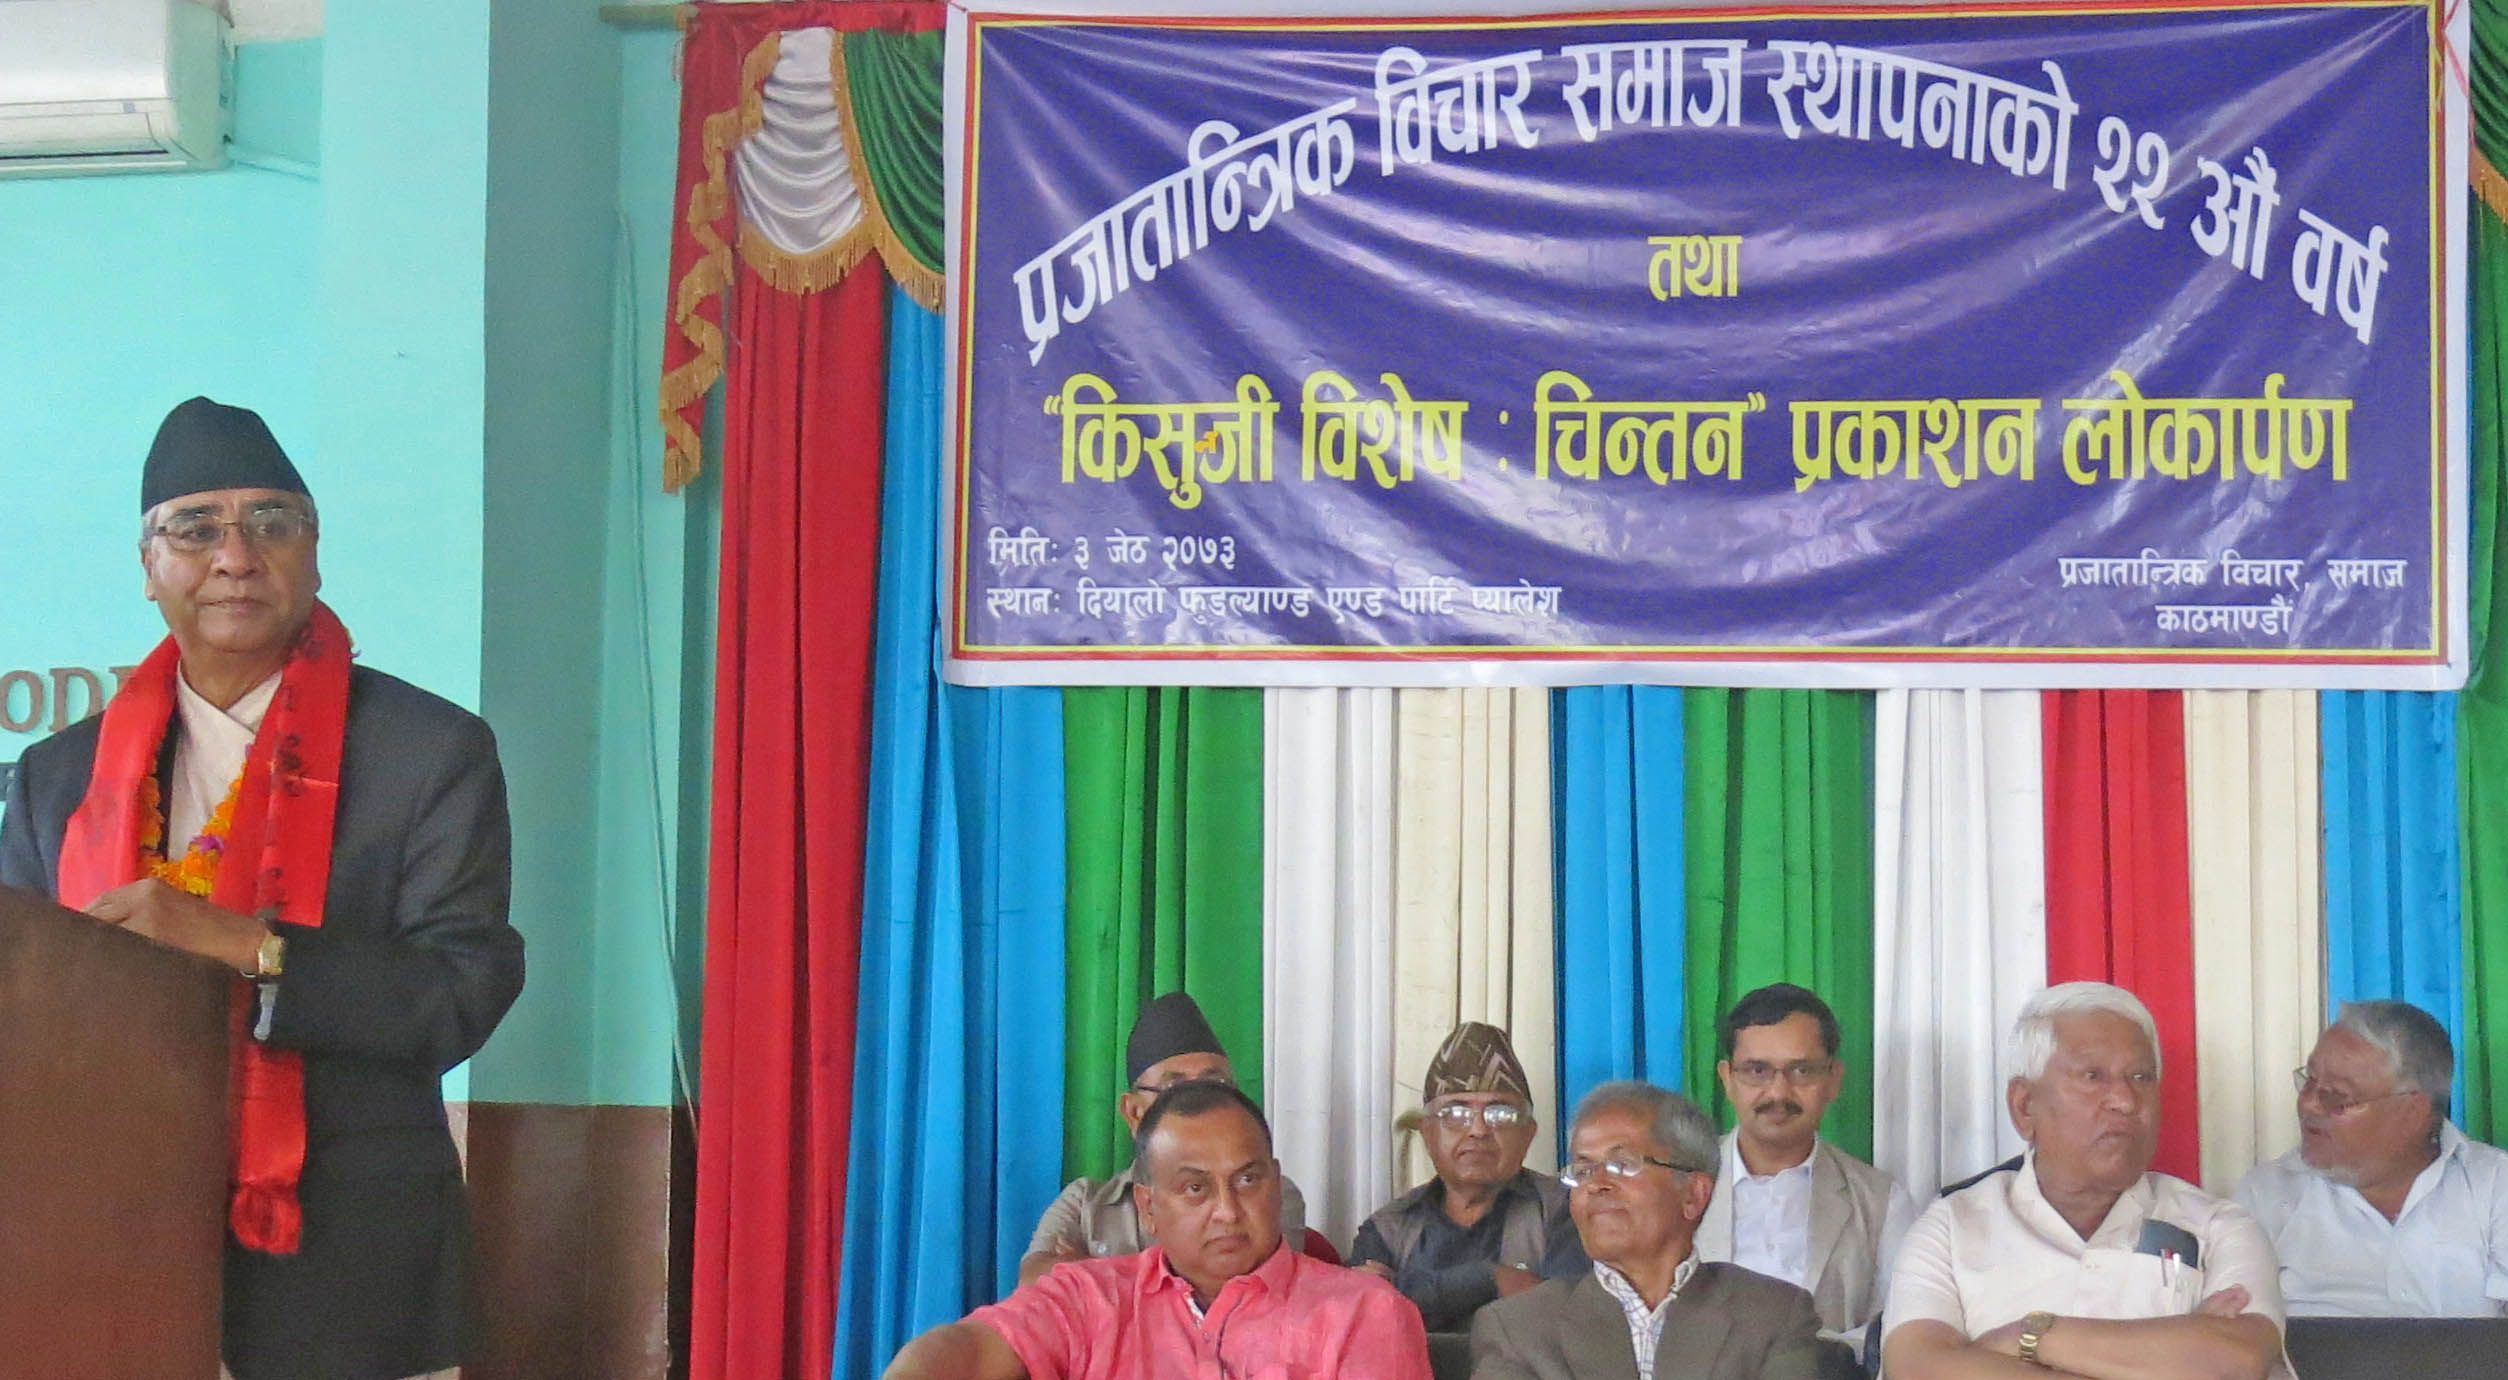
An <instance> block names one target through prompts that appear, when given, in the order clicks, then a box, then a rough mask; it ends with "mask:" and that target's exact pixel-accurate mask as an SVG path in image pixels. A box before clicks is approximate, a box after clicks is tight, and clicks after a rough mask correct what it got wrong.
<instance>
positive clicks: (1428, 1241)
mask: <svg viewBox="0 0 2508 1380" xmlns="http://www.w3.org/2000/svg"><path fill="white" fill-rule="evenodd" d="M1420 1089H1421V1091H1422V1093H1423V1094H1424V1097H1423V1101H1424V1102H1425V1104H1426V1105H1425V1107H1424V1110H1425V1112H1426V1114H1427V1116H1426V1125H1425V1128H1424V1129H1423V1131H1422V1133H1421V1134H1422V1138H1423V1139H1425V1140H1426V1141H1427V1144H1428V1158H1429V1162H1430V1163H1432V1164H1434V1165H1436V1167H1437V1177H1435V1178H1433V1179H1430V1180H1429V1181H1428V1182H1427V1183H1424V1184H1422V1185H1420V1186H1419V1187H1417V1188H1415V1189H1412V1190H1411V1191H1410V1192H1408V1193H1405V1194H1403V1195H1402V1196H1401V1197H1399V1198H1396V1199H1394V1200H1393V1201H1392V1202H1390V1203H1388V1204H1386V1205H1385V1206H1384V1207H1382V1208H1379V1209H1378V1210H1377V1211H1376V1213H1375V1215H1374V1216H1372V1217H1370V1218H1368V1219H1367V1221H1366V1222H1365V1223H1363V1224H1362V1225H1361V1226H1360V1227H1359V1230H1358V1239H1357V1241H1356V1242H1355V1243H1354V1244H1353V1245H1352V1246H1351V1247H1350V1259H1349V1263H1350V1264H1352V1265H1354V1266H1356V1267H1358V1268H1360V1269H1363V1270H1372V1271H1375V1272H1376V1273H1377V1274H1380V1275H1382V1276H1383V1277H1385V1278H1386V1279H1389V1280H1392V1281H1393V1285H1394V1287H1395V1288H1397V1289H1400V1290H1401V1291H1402V1296H1403V1297H1404V1298H1407V1299H1409V1300H1410V1301H1411V1302H1413V1303H1415V1304H1418V1305H1419V1312H1420V1318H1421V1320H1422V1321H1423V1322H1425V1323H1426V1324H1427V1325H1428V1330H1429V1331H1431V1332H1459V1331H1461V1330H1462V1329H1463V1328H1465V1327H1468V1326H1470V1325H1471V1321H1472V1314H1473V1312H1474V1311H1475V1310H1477V1309H1479V1308H1480V1306H1481V1305H1483V1304H1485V1303H1489V1302H1491V1301H1493V1300H1495V1299H1499V1298H1504V1297H1511V1296H1513V1295H1516V1294H1520V1293H1522V1292H1524V1291H1525V1290H1527V1289H1530V1288H1532V1287H1533V1286H1534V1285H1536V1284H1539V1283H1540V1282H1541V1281H1543V1280H1545V1279H1561V1278H1570V1277H1573V1276H1576V1275H1580V1274H1582V1273H1584V1272H1585V1270H1586V1268H1587V1266H1588V1264H1589V1263H1590V1262H1588V1261H1587V1260H1586V1259H1585V1252H1584V1250H1583V1249H1582V1248H1581V1247H1579V1246H1578V1245H1577V1242H1576V1223H1575V1221H1574V1220H1573V1219H1571V1218H1570V1217H1569V1216H1568V1191H1567V1189H1566V1188H1564V1187H1563V1186H1561V1185H1560V1183H1559V1181H1558V1180H1556V1179H1554V1178H1552V1177H1550V1176H1549V1175H1547V1174H1544V1173H1541V1172H1540V1171H1538V1170H1532V1169H1527V1168H1525V1167H1524V1154H1525V1152H1526V1151H1528V1150H1530V1149H1531V1148H1532V1145H1533V1136H1534V1135H1535V1134H1536V1133H1537V1132H1538V1131H1539V1130H1540V1123H1539V1122H1537V1121H1536V1120H1534V1118H1533V1095H1532V1090H1531V1088H1530V1086H1529V1083H1528V1080H1527V1079H1526V1078H1525V1077H1524V1065H1523V1064H1522V1063H1521V1062H1519V1061H1518V1060H1517V1059H1516V1057H1515V1046H1514V1045H1513V1044H1511V1043H1509V1041H1508V1040H1507V1034H1506V1032H1505V1031H1503V1030H1500V1029H1499V1028H1497V1027H1496V1026H1494V1025H1486V1024H1483V1023H1482V1022H1479V1021H1465V1022H1463V1023H1462V1024H1461V1025H1458V1026H1456V1027H1455V1028H1454V1033H1453V1034H1451V1035H1448V1036H1447V1037H1446V1040H1445V1043H1444V1044H1442V1045H1440V1046H1438V1048H1437V1054H1436V1057H1435V1058H1433V1059H1431V1060H1429V1061H1428V1076H1427V1077H1426V1078H1425V1079H1423V1080H1422V1081H1421V1083H1420Z"/></svg>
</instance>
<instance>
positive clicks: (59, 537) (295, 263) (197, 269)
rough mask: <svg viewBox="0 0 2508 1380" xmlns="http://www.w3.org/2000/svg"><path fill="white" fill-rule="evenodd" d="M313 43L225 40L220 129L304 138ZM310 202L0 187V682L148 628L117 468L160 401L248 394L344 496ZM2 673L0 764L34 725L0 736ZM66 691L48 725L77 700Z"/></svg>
mask: <svg viewBox="0 0 2508 1380" xmlns="http://www.w3.org/2000/svg"><path fill="white" fill-rule="evenodd" d="M320 48H321V45H320V44H319V43H290V44H271V45H252V46H249V47H246V48H244V49H243V50H242V53H241V55H240V57H239V61H238V70H237V74H236V118H237V120H238V122H239V123H241V124H245V125H247V126H249V127H252V128H255V129H260V130H272V131H281V130H283V131H287V137H288V138H291V139H301V140H308V141H309V140H311V139H313V138H314V137H315V136H316V134H317V132H318V130H319V128H320V119H321V100H322V90H321V82H320V62H319V56H320ZM321 207H322V189H321V187H320V186H319V185H318V184H316V183H313V182H310V181H307V180H305V179H303V178H301V177H293V176H288V175H285V174H281V173H276V172H268V171H263V170H259V169H254V168H241V167H237V168H229V169H226V170H224V171H220V172H205V173H138V174H130V175H125V176H118V177H78V178H40V179H20V180H0V323H5V328H0V378H5V379H7V380H8V381H9V386H8V387H6V388H0V495H5V498H6V504H7V508H8V511H9V514H10V517H11V522H12V526H13V530H14V532H15V533H16V534H17V536H16V538H15V539H14V540H12V542H11V543H10V547H9V555H8V556H7V558H6V559H5V560H4V561H0V599H4V600H5V607H6V608H7V609H8V610H9V611H8V613H6V614H5V615H0V677H6V676H7V675H8V673H10V672H12V671H18V670H32V671H35V672H37V673H38V675H39V676H40V675H41V673H43V672H45V671H47V670H49V669H50V668H52V667H56V666H75V667H92V668H95V669H97V670H104V669H106V668H109V667H111V666H114V665H128V664H130V663H132V662H135V661H137V660H138V659H139V658H140V657H141V656H143V655H145V654H146V653H147V651H148V649H149V647H151V646H153V645H154V644H155V643H156V641H157V639H158V638H160V637H163V636H164V635H165V625H164V624H163V623H161V622H160V621H158V619H157V616H156V611H155V610H154V609H153V608H151V607H150V606H149V605H148V604H147V603H146V602H145V601H144V600H142V599H141V598H140V597H139V591H140V581H139V560H138V544H137V543H138V536H139V462H140V459H141V457H142V456H144V455H145V454H146V453H147V450H148V441H149V437H150V436H151V435H152V434H153V433H154V432H155V430H156V425H157V421H158V419H159V418H160V417H162V416H164V414H165V412H166V409H168V408H170V407H172V406H173V405H174V404H175V403H178V402H181V401H182V400H183V399H185V398H187V397H190V396H191V395H193V394H195V393H207V394H209V395H211V396H213V397H217V398H220V399H224V400H227V401H231V402H242V403H249V404H250V405H252V406H254V407H257V408H259V409H261V411H262V413H263V415H265V416H266V417H268V418H269V420H270V424H271V425H272V426H273V427H274V428H275V429H276V430H277V431H278V434H279V436H280V438H281V440H282V441H283V442H285V443H286V444H287V445H289V446H290V447H291V448H293V449H295V450H296V452H297V453H298V454H299V455H300V456H302V457H304V458H305V459H306V460H307V462H308V463H307V464H306V467H305V468H306V472H307V474H308V475H309V476H311V478H310V480H309V482H311V483H312V484H313V485H314V486H315V487H316V489H317V490H320V491H321V492H322V494H323V496H324V497H325V499H326V500H327V499H328V497H329V496H330V493H331V492H332V490H333V489H337V488H343V487H344V482H334V483H333V484H330V485H326V484H325V482H324V481H325V479H326V478H330V479H333V480H335V481H339V480H340V476H339V475H338V472H337V471H336V470H331V469H330V468H329V467H327V466H325V465H323V464H322V463H321V460H322V459H323V457H322V456H320V455H319V454H318V452H316V451H315V448H314V446H313V439H312V438H313V435H314V431H315V425H316V418H317V414H318V411H319V408H318V405H317V402H316V399H317V397H318V396H319V393H318V387H317V383H316V368H315V360H316V358H317V357H318V353H319V352H318V349H317V347H316V342H315V335H316V330H317V327H316V320H317V315H318V313H317V311H316V308H315V304H314V295H315V294H314V277H313V269H312V265H313V261H314V258H315V256H316V252H317V239H316V226H317V223H318V221H319V219H320V216H321ZM326 471H328V472H327V473H326ZM325 511H326V513H327V512H328V511H329V504H328V502H327V501H326V503H325ZM43 679H44V680H45V681H46V682H47V683H46V686H45V697H46V700H47V701H49V699H50V687H49V683H48V682H49V677H43ZM11 686H12V694H11V696H10V698H11V700H12V703H11V704H9V705H0V763H7V762H14V761H15V760H16V759H17V754H18V752H19V751H20V750H21V749H23V748H24V747H25V746H26V744H28V743H30V742H32V741H34V740H35V739H36V738H38V737H41V736H43V735H44V734H46V733H49V732H51V730H52V724H51V718H52V716H51V714H50V713H49V712H45V713H43V714H42V716H41V721H40V722H39V724H38V725H37V726H36V727H35V728H34V729H33V730H31V731H9V730H8V729H7V728H6V727H5V725H6V724H8V723H14V722H18V721H22V720H24V719H26V718H29V717H34V716H35V715H36V713H37V710H38V706H37V705H36V704H34V703H33V702H32V697H31V691H30V690H29V689H28V686H27V682H26V681H25V680H23V679H22V678H21V679H14V680H12V681H11ZM75 698H76V699H77V700H78V703H77V704H76V705H75V707H74V708H73V709H72V711H71V713H70V715H69V717H71V718H77V717H80V716H81V715H82V714H83V713H84V712H86V711H87V710H90V709H92V708H94V706H93V705H91V704H88V703H86V701H85V698H84V696H83V695H80V696H75ZM41 708H42V709H43V710H45V711H49V710H50V709H51V708H52V705H51V704H50V703H48V702H47V703H46V704H45V705H43V706H41Z"/></svg>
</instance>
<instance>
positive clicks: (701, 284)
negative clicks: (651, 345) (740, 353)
mask: <svg viewBox="0 0 2508 1380" xmlns="http://www.w3.org/2000/svg"><path fill="white" fill-rule="evenodd" d="M783 52H784V36H783V35H782V34H781V33H771V34H768V35H767V36H766V37H765V38H763V39H760V40H759V41H758V46H756V47H754V48H752V49H750V50H749V55H748V56H747V57H746V58H743V59H742V60H741V63H740V99H739V100H738V102H736V103H735V104H734V105H733V106H732V108H731V109H729V110H718V111H716V112H714V113H713V114H711V115H708V116H706V117H705V133H704V136H703V144H704V156H705V180H704V181H703V182H700V183H698V184H697V185H696V186H694V187H692V188H690V189H689V191H688V209H687V213H686V220H687V225H688V233H689V234H690V235H691V236H692V237H693V238H695V240H696V242H697V245H698V247H699V249H700V250H701V251H702V252H701V253H700V254H699V255H698V258H697V261H696V262H695V263H693V264H690V265H689V266H688V271H687V273H686V274H684V275H682V276H681V278H680V280H679V283H678V285H677V286H676V287H675V288H673V289H672V292H671V322H672V324H673V325H675V326H677V327H678V328H679V333H680V334H681V335H684V336H686V337H687V338H688V341H689V343H690V344H692V345H695V346H696V347H697V357H696V358H695V359H692V360H690V361H688V362H687V363H686V364H683V365H681V366H680V367H679V368H677V369H673V370H670V371H668V372H666V373H664V374H663V375H662V388H661V404H662V489H663V492H665V493H677V492H679V491H680V490H681V489H682V488H685V487H686V486H687V484H688V481H689V480H692V479H694V478H696V477H697V474H698V472H699V471H700V470H702V469H704V468H705V439H704V438H703V437H701V436H699V435H698V434H697V430H696V428H695V427H692V426H690V425H688V424H687V423H686V422H684V421H682V420H680V416H679V413H680V409H681V408H684V407H686V406H688V405H689V404H691V403H693V402H695V401H696V400H697V399H699V398H702V397H704V396H705V395H706V393H707V392H709V391H711V390H712V389H713V387H714V385H715V384H716V383H717V382H719V381H720V380H721V379H722V377H723V332H722V331H721V330H720V329H719V328H717V327H716V326H715V325H714V323H712V322H710V321H708V320H706V319H705V318H704V317H702V316H700V315H698V314H697V313H698V311H699V309H700V308H702V307H703V306H704V305H705V304H706V303H707V302H709V301H711V300H713V299H714V298H715V297H717V296H719V295H720V294H721V293H722V292H723V290H724V289H725V288H728V287H730V286H731V282H732V248H731V245H730V244H728V243H726V242H725V241H724V239H723V235H722V232H721V231H720V230H718V229H716V228H715V227H716V225H717V223H718V222H720V221H721V220H722V218H723V217H724V216H726V215H729V214H730V213H731V185H730V183H729V181H728V180H727V179H726V178H725V175H724V170H723V165H724V159H725V157H726V155H728V154H729V153H730V151H731V148H732V146H733V145H734V144H737V143H739V142H740V141H741V140H743V139H746V138H748V137H749V136H750V135H752V134H755V133H757V131H758V129H759V127H760V126H762V125H764V124H765V123H766V106H765V102H764V99H763V92H764V90H765V87H766V79H767V78H768V77H769V76H770V75H772V74H773V73H774V71H775V64H776V62H777V60H778V59H780V58H781V57H782V56H783Z"/></svg>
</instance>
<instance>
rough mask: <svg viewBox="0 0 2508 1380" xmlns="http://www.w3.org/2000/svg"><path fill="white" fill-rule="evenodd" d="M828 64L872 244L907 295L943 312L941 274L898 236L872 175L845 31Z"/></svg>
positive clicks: (847, 154)
mask: <svg viewBox="0 0 2508 1380" xmlns="http://www.w3.org/2000/svg"><path fill="white" fill-rule="evenodd" d="M827 66H828V72H827V79H828V82H829V83H830V84H831V85H832V86H833V87H834V88H835V91H836V127H837V128H838V129H839V130H840V131H842V132H843V134H844V139H845V157H846V158H847V159H849V160H851V161H852V163H853V180H854V183H855V185H856V186H858V187H859V188H860V189H861V192H862V223H863V226H864V227H865V228H867V229H868V230H869V232H870V237H871V244H872V246H873V247H874V248H875V249H877V250H878V251H879V256H880V262H881V263H882V264H883V265H885V266H886V267H887V269H888V276H889V277H890V278H893V279H895V280H896V282H897V285H898V286H899V287H902V288H904V289H905V290H906V295H907V296H909V297H912V298H913V299H914V300H916V301H917V302H920V303H922V304H923V306H924V308H925V309H926V310H929V311H939V310H940V309H941V275H939V274H937V273H934V272H933V271H932V270H930V269H928V268H925V267H924V266H923V261H922V260H921V259H918V258H916V257H915V256H914V253H913V251H912V250H909V249H907V248H906V242H905V241H904V240H903V239H900V238H899V237H898V235H897V227H896V226H894V225H891V224H890V223H889V220H888V207H887V205H886V204H885V203H884V202H882V201H881V200H880V189H879V185H878V183H879V179H877V178H875V177H873V176H871V165H870V164H869V163H868V162H866V161H864V160H863V157H862V132H861V130H860V129H859V128H858V127H856V126H855V124H854V119H853V82H852V79H851V78H850V77H848V76H847V75H846V73H845V36H844V35H843V34H838V35H837V36H836V41H835V43H833V44H831V45H830V46H829V50H828V59H827ZM848 238H850V236H848Z"/></svg>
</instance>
